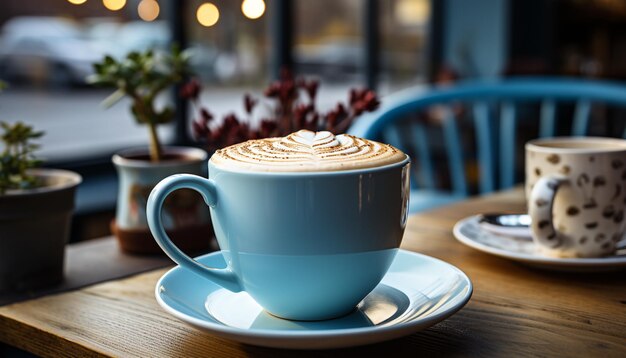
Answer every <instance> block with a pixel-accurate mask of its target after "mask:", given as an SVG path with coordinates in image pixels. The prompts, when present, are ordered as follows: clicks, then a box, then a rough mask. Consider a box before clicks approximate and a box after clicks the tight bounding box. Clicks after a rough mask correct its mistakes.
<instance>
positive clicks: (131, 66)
mask: <svg viewBox="0 0 626 358" xmlns="http://www.w3.org/2000/svg"><path fill="white" fill-rule="evenodd" d="M94 70H95V73H94V74H93V75H91V76H90V77H89V78H88V79H87V80H88V82H89V83H92V84H95V85H102V86H112V87H117V90H116V91H115V92H113V93H112V94H111V95H110V96H109V97H107V98H106V99H105V100H104V101H103V104H104V105H105V106H106V107H110V106H112V105H114V104H115V103H117V102H118V101H119V100H120V99H122V98H123V97H124V96H127V97H129V98H130V99H131V101H132V104H131V108H130V109H131V112H132V114H133V116H134V118H135V120H136V121H137V122H138V123H140V124H144V125H147V126H148V130H149V132H150V157H151V159H152V160H153V161H159V160H160V159H161V157H162V149H161V142H160V140H159V138H158V135H157V131H156V127H157V126H158V125H160V124H164V123H168V122H170V121H171V120H172V119H173V118H174V110H173V108H171V107H169V106H165V107H163V108H161V109H157V108H156V107H155V103H154V102H155V99H156V97H157V96H158V95H159V94H160V93H161V92H162V91H164V90H165V89H167V88H169V87H171V86H172V85H174V84H177V83H179V82H181V81H182V80H183V79H184V78H185V77H186V76H187V75H188V74H189V73H190V70H189V55H188V53H187V52H185V51H180V50H179V49H178V48H176V47H174V48H173V49H172V50H171V51H170V52H168V53H162V52H155V51H152V50H147V51H145V52H131V53H129V54H128V55H127V56H126V57H125V58H124V59H121V60H116V59H114V58H113V57H111V56H105V57H104V59H103V60H102V62H99V63H96V64H94Z"/></svg>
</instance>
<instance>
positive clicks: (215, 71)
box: [185, 0, 272, 120]
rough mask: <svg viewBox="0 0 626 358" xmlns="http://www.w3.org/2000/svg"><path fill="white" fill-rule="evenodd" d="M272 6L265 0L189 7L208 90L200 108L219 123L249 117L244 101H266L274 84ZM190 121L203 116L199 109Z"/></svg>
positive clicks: (196, 56) (196, 60) (215, 0)
mask: <svg viewBox="0 0 626 358" xmlns="http://www.w3.org/2000/svg"><path fill="white" fill-rule="evenodd" d="M271 6H272V2H271V1H263V0H246V1H232V0H211V1H210V2H209V1H202V0H193V1H189V4H188V6H187V9H186V11H185V24H186V31H187V33H188V36H189V40H188V42H189V47H190V49H191V51H192V54H193V55H192V60H191V61H192V63H193V64H194V67H195V70H196V73H197V75H198V77H199V79H200V80H201V81H202V85H203V91H202V94H201V98H200V102H201V104H202V105H203V106H206V107H207V108H208V109H209V111H210V112H212V113H213V114H214V115H215V117H216V118H218V120H219V118H222V117H223V116H224V115H226V114H230V113H233V112H234V113H237V114H238V115H243V114H244V108H243V95H244V94H245V93H251V94H252V95H254V96H256V97H260V96H261V95H262V93H261V92H262V90H263V89H264V88H265V86H266V85H267V84H268V81H269V80H270V73H271V72H270V40H269V36H268V31H269V20H268V12H269V8H270V7H271ZM190 116H191V117H192V119H195V117H196V116H197V113H196V111H195V110H193V108H192V110H191V111H190Z"/></svg>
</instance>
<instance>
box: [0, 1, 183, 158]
mask: <svg viewBox="0 0 626 358" xmlns="http://www.w3.org/2000/svg"><path fill="white" fill-rule="evenodd" d="M160 10H161V9H160V8H159V3H158V2H156V1H154V0H141V1H139V0H137V1H130V0H129V1H126V0H104V1H87V2H85V1H83V0H64V1H61V0H59V1H45V2H41V1H35V0H24V1H8V2H7V1H2V2H0V14H1V15H0V28H1V35H0V78H2V79H3V80H5V81H6V82H8V83H9V86H10V87H9V88H8V89H7V90H5V91H4V92H3V93H2V94H1V95H0V119H2V120H5V121H9V122H14V121H24V122H27V123H29V124H32V125H34V126H35V127H36V128H37V129H39V130H44V131H45V132H46V135H45V136H44V137H43V139H42V140H41V143H42V149H41V152H40V154H41V155H42V156H43V157H44V158H46V159H48V160H53V161H56V160H72V159H80V158H85V157H91V156H94V155H102V154H107V155H108V154H110V153H111V152H114V151H116V150H118V149H121V148H124V147H129V146H143V145H146V144H147V143H148V133H147V130H146V128H144V127H142V126H140V125H138V124H136V123H135V122H134V120H133V119H132V117H131V114H130V110H129V103H128V101H126V100H122V101H121V102H120V103H118V104H116V105H114V106H113V107H111V108H109V109H104V108H103V107H102V106H101V101H102V100H103V99H104V98H106V97H107V96H108V95H109V94H110V93H111V92H112V89H105V88H94V87H92V86H89V85H87V84H86V82H85V78H86V76H88V75H89V74H91V73H92V64H93V63H94V62H95V61H100V60H101V59H102V57H103V56H104V55H105V54H110V55H112V56H114V57H121V56H124V55H125V54H126V53H128V52H129V51H132V50H145V49H147V48H152V47H155V48H166V47H167V46H168V43H169V41H170V31H169V27H168V24H167V23H166V22H165V21H164V20H163V16H162V11H160ZM165 97H166V96H164V98H162V99H161V102H162V104H163V103H164V101H166V100H167V98H165ZM160 130H161V131H162V137H163V140H164V141H166V142H168V141H171V140H172V139H173V130H172V128H171V126H169V127H164V128H161V129H160Z"/></svg>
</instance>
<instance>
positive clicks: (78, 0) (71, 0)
mask: <svg viewBox="0 0 626 358" xmlns="http://www.w3.org/2000/svg"><path fill="white" fill-rule="evenodd" d="M67 1H68V2H69V3H70V4H74V5H80V4H84V3H85V2H87V0H67Z"/></svg>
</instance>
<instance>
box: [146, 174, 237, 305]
mask: <svg viewBox="0 0 626 358" xmlns="http://www.w3.org/2000/svg"><path fill="white" fill-rule="evenodd" d="M182 188H189V189H193V190H195V191H197V192H198V193H200V194H201V195H202V198H204V201H205V202H206V204H207V205H209V206H211V207H215V206H216V205H217V190H216V187H215V182H213V181H212V180H210V179H205V178H203V177H200V176H197V175H191V174H176V175H172V176H169V177H167V178H165V179H163V180H161V182H160V183H159V184H157V185H156V186H155V187H154V189H152V192H150V196H149V197H148V206H147V218H148V226H149V227H150V231H151V232H152V235H153V236H154V238H155V240H156V242H157V243H158V244H159V246H160V247H161V249H163V251H165V253H166V254H167V255H168V256H169V257H170V258H171V259H172V260H174V262H176V263H177V264H179V265H180V266H182V267H185V268H187V269H189V270H191V271H192V272H194V273H195V274H197V275H200V276H202V277H204V278H207V279H209V280H211V281H213V282H215V283H216V284H218V285H220V286H222V287H224V288H226V289H228V290H230V291H233V292H240V291H242V290H243V289H242V287H241V284H240V282H239V279H238V278H237V275H236V274H235V273H234V272H233V271H232V269H231V267H230V264H229V265H228V267H226V268H224V269H219V268H213V267H208V266H205V265H203V264H201V263H199V262H198V261H196V260H194V259H192V258H190V257H189V256H187V255H185V254H184V253H183V252H182V251H181V250H180V249H179V248H178V247H176V245H174V243H173V242H172V240H171V239H170V238H169V236H167V233H166V232H165V229H164V228H163V222H162V221H161V211H162V209H163V202H164V201H165V198H166V197H167V196H168V195H169V194H170V193H172V192H173V191H174V190H177V189H182Z"/></svg>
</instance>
